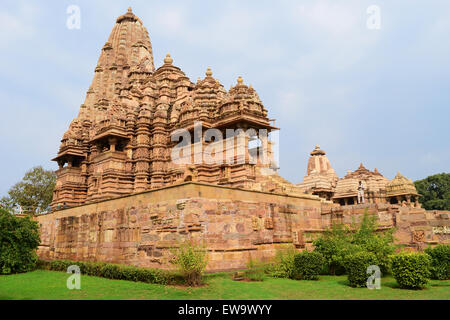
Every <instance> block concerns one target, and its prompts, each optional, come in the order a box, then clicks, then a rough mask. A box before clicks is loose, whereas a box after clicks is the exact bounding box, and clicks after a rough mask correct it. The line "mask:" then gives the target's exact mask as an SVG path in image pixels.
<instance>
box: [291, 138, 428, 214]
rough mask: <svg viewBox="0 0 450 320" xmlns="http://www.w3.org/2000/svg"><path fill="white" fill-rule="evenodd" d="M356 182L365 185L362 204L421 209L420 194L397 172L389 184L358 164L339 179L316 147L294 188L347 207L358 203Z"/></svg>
mask: <svg viewBox="0 0 450 320" xmlns="http://www.w3.org/2000/svg"><path fill="white" fill-rule="evenodd" d="M359 182H362V184H363V186H364V199H365V201H364V202H366V203H388V204H400V205H402V206H410V207H418V208H419V207H420V203H419V194H418V192H417V190H416V187H415V186H414V183H413V182H412V180H410V179H407V178H405V177H404V176H403V175H402V174H401V173H400V172H399V173H398V174H397V176H396V177H395V178H394V179H393V180H392V181H389V179H387V178H385V177H384V176H383V175H382V174H381V173H380V172H379V171H378V169H376V168H375V169H374V171H370V170H368V169H366V168H365V167H364V165H363V164H362V163H361V165H360V166H359V168H358V169H357V170H355V171H354V172H351V171H348V173H347V175H346V176H345V177H344V178H342V179H339V178H338V176H337V175H336V172H335V171H334V169H333V168H332V167H331V165H330V161H329V159H328V157H327V156H326V153H325V151H323V150H321V149H320V147H319V146H316V148H315V149H314V151H313V152H311V157H310V158H309V161H308V168H307V172H306V176H305V178H304V180H303V182H301V183H299V184H298V185H297V186H298V187H300V188H301V189H302V190H303V191H304V192H305V193H309V194H313V195H318V196H320V197H321V198H324V199H326V200H329V201H333V202H334V203H337V204H339V205H343V206H346V205H355V204H358V186H359Z"/></svg>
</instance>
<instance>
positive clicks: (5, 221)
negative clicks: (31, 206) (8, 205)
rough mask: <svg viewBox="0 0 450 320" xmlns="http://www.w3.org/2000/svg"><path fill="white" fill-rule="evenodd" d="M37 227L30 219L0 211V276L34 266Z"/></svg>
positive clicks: (37, 241) (25, 270) (37, 234)
mask: <svg viewBox="0 0 450 320" xmlns="http://www.w3.org/2000/svg"><path fill="white" fill-rule="evenodd" d="M39 243H40V239H39V227H38V224H37V222H36V221H33V220H31V218H30V217H26V218H19V217H16V216H14V215H13V214H11V213H10V212H8V211H6V210H3V209H0V274H11V273H20V272H27V271H30V270H33V269H34V268H35V266H36V262H37V255H36V249H37V247H38V246H39Z"/></svg>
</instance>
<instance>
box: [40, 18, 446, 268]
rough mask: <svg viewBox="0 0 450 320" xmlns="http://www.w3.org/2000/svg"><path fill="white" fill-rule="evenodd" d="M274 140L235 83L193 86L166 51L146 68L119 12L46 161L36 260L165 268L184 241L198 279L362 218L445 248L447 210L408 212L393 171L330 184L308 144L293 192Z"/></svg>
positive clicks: (145, 50)
mask: <svg viewBox="0 0 450 320" xmlns="http://www.w3.org/2000/svg"><path fill="white" fill-rule="evenodd" d="M277 130H279V129H278V128H276V127H275V126H274V120H272V119H270V118H269V111H268V109H267V108H266V107H265V106H264V105H263V103H262V102H261V100H260V98H259V96H258V94H257V92H256V91H255V89H253V88H252V86H251V85H246V84H245V83H244V80H243V79H242V77H239V78H238V79H237V82H236V83H235V85H233V86H231V88H230V89H229V90H226V89H225V88H224V86H223V85H222V84H221V83H220V82H219V80H217V79H215V78H214V76H213V72H212V70H211V68H208V69H207V70H206V73H205V77H204V78H203V79H201V78H199V79H198V80H197V81H196V82H192V81H191V80H190V79H189V78H188V77H187V76H186V74H185V73H184V72H183V71H182V70H181V69H180V68H179V67H177V66H175V64H174V60H173V59H172V57H171V56H170V55H169V54H167V56H166V58H165V59H164V61H163V63H162V65H161V66H160V67H159V68H156V67H155V63H154V60H153V49H152V44H151V41H150V37H149V34H148V32H147V30H146V28H145V27H144V25H143V23H142V21H141V20H140V19H139V18H138V17H136V16H135V15H134V14H133V12H132V11H131V9H129V10H128V12H127V13H125V14H124V15H122V16H120V17H119V18H118V19H117V21H116V23H115V25H114V27H113V30H112V32H111V35H110V36H109V39H108V41H107V42H106V43H105V45H104V46H103V48H102V50H101V54H100V58H99V60H98V64H97V67H96V68H95V74H94V79H93V81H92V84H91V86H90V87H89V90H88V91H87V95H86V99H85V101H84V103H83V104H82V105H81V107H80V112H79V114H78V116H77V118H75V119H74V120H73V121H72V123H71V124H70V127H69V129H68V130H67V132H66V133H65V134H64V136H63V138H62V141H61V146H60V148H59V152H58V154H57V156H56V157H55V158H54V159H53V160H54V161H56V162H57V163H58V166H59V169H58V170H57V172H56V173H57V183H56V187H55V190H54V195H53V202H52V209H53V210H52V212H51V213H50V214H47V215H43V216H39V217H37V220H38V221H39V224H40V227H41V240H42V243H41V245H40V247H39V250H38V254H39V255H40V257H41V258H43V259H72V260H91V261H107V262H114V263H123V264H133V265H137V266H148V267H161V268H166V267H167V266H168V264H167V262H168V256H169V249H170V248H173V247H175V246H177V245H178V244H179V243H180V242H181V241H184V240H187V239H194V240H198V241H202V242H204V243H205V244H206V245H207V247H208V251H209V255H210V262H209V264H208V269H209V270H216V271H217V270H231V269H236V268H242V267H244V266H245V265H246V264H247V262H248V260H249V259H250V258H252V259H261V260H264V259H270V258H271V257H273V256H274V254H275V252H276V250H277V248H278V247H279V246H282V245H286V244H287V245H292V246H295V247H296V248H298V249H299V250H302V249H304V248H310V247H311V246H312V241H313V240H314V239H315V237H317V236H318V235H320V234H321V233H322V232H323V231H324V230H325V229H326V228H327V227H329V226H330V225H331V224H332V223H333V222H335V221H341V222H344V223H351V222H352V221H353V219H354V218H356V219H358V218H360V217H361V216H362V215H363V214H364V212H365V211H368V212H369V213H372V214H377V215H378V217H379V228H380V230H384V229H389V228H396V237H397V238H398V242H399V243H402V244H405V245H407V246H411V247H420V246H425V245H428V244H434V243H439V242H449V241H450V235H449V230H450V229H449V226H450V220H449V213H448V212H437V211H425V210H424V209H422V208H420V205H419V203H418V197H419V195H418V194H417V191H416V189H415V188H414V185H413V183H412V181H411V180H408V179H407V178H405V177H403V176H402V175H401V174H400V173H399V174H398V175H397V177H395V179H393V180H392V181H389V180H388V179H386V178H385V177H383V176H382V175H381V173H380V172H378V170H377V169H375V170H374V171H370V170H368V169H366V168H365V167H364V166H363V165H361V167H360V168H358V169H357V170H356V171H354V172H349V173H348V174H347V175H346V176H345V177H344V178H342V179H339V178H338V176H337V174H336V172H335V171H334V170H333V168H332V167H331V164H330V161H329V160H328V158H327V156H326V153H325V152H324V151H323V150H321V149H320V147H316V149H315V150H314V151H313V152H312V153H311V157H310V159H309V162H308V168H307V175H306V177H305V179H304V181H303V182H302V183H300V184H298V185H295V184H293V183H290V182H289V181H288V180H286V179H284V178H282V177H281V176H280V175H279V174H278V171H277V169H278V168H277V163H276V161H274V153H273V147H274V144H275V143H276V142H275V141H272V140H271V139H270V136H271V133H272V132H275V131H277ZM174 154H176V155H177V158H176V160H177V161H175V158H174ZM360 181H362V182H363V183H364V185H365V193H366V201H365V203H364V204H357V188H358V184H359V182H360Z"/></svg>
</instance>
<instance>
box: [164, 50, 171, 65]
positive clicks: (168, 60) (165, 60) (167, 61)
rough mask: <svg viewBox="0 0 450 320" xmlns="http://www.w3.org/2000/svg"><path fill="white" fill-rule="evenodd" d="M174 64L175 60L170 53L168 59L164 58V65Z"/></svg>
mask: <svg viewBox="0 0 450 320" xmlns="http://www.w3.org/2000/svg"><path fill="white" fill-rule="evenodd" d="M172 62H173V59H172V57H171V56H170V53H168V54H167V55H166V57H165V58H164V63H165V64H172Z"/></svg>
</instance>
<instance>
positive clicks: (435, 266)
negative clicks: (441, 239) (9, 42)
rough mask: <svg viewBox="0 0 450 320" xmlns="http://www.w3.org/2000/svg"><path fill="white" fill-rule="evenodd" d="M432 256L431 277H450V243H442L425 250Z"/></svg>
mask: <svg viewBox="0 0 450 320" xmlns="http://www.w3.org/2000/svg"><path fill="white" fill-rule="evenodd" d="M425 253H427V254H428V255H429V256H430V257H431V269H430V271H431V279H434V280H447V279H450V245H448V244H440V245H438V246H436V247H434V248H428V249H426V250H425Z"/></svg>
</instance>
